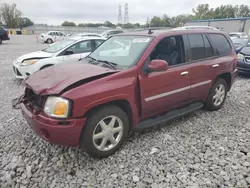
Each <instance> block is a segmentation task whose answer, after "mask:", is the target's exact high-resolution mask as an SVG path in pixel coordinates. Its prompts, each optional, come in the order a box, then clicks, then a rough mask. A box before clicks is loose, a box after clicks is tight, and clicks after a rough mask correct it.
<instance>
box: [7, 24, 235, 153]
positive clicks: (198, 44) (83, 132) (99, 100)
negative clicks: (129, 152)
mask: <svg viewBox="0 0 250 188" xmlns="http://www.w3.org/2000/svg"><path fill="white" fill-rule="evenodd" d="M125 41H126V42H125ZM118 42H119V43H120V44H125V46H126V47H127V49H124V50H127V53H124V51H119V49H120V45H117V44H119V43H118ZM109 49H113V50H115V49H118V50H117V53H115V54H113V53H106V52H107V50H109ZM120 52H121V53H120ZM236 63H237V56H236V53H235V50H234V47H233V44H232V42H231V40H230V39H229V37H227V36H226V35H225V34H223V33H222V32H220V31H216V30H208V29H198V30H197V29H194V30H175V31H174V30H170V31H167V32H166V31H165V32H164V31H161V32H160V31H154V32H152V31H151V32H145V31H144V32H134V33H132V32H131V33H127V34H125V33H124V34H119V35H115V36H112V37H110V38H109V39H107V40H106V41H105V42H104V43H102V45H100V46H99V47H98V48H97V49H96V50H94V51H93V52H92V53H91V54H90V55H88V56H87V57H86V58H84V59H82V60H81V61H79V62H77V63H72V64H61V65H57V66H54V67H49V68H48V69H45V70H41V71H38V72H36V73H34V74H33V75H32V76H30V77H29V78H27V80H25V82H24V84H25V85H26V89H25V91H24V95H23V96H22V97H20V98H17V99H15V100H13V101H12V102H13V103H12V104H13V107H16V105H18V104H20V107H21V110H22V114H23V116H24V118H25V119H26V121H27V123H28V124H29V126H30V127H31V128H32V129H33V130H34V131H35V132H36V133H37V134H38V135H40V136H41V138H43V139H44V140H46V141H49V142H51V143H56V144H61V145H67V146H72V147H76V146H78V145H80V146H81V147H82V148H83V149H84V151H86V152H87V153H88V154H89V155H91V156H93V157H100V158H102V157H108V156H110V155H112V154H114V153H115V152H116V151H117V150H118V148H120V147H121V145H122V143H123V142H124V141H125V139H126V138H127V136H128V135H129V131H131V130H135V129H137V130H141V129H146V128H150V127H153V126H156V125H158V124H161V123H164V122H165V121H168V120H170V119H173V118H176V117H180V116H183V115H184V114H187V113H190V112H192V111H195V110H198V109H201V108H203V107H204V108H206V109H208V110H211V111H214V110H219V109H220V108H221V107H222V105H223V104H224V102H225V99H226V96H227V92H229V91H230V89H231V87H232V84H233V83H234V80H235V76H236ZM149 142H150V141H149Z"/></svg>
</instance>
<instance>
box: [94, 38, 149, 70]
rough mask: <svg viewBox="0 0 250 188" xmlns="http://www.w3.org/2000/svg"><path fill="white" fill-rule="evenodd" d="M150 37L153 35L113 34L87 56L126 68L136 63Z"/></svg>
mask: <svg viewBox="0 0 250 188" xmlns="http://www.w3.org/2000/svg"><path fill="white" fill-rule="evenodd" d="M152 39H153V37H148V36H113V37H111V38H109V39H108V40H107V41H105V42H104V43H102V45H100V46H99V47H98V48H97V49H96V50H95V51H94V52H93V53H91V54H90V55H89V57H90V58H92V59H93V58H94V59H96V60H99V61H108V62H111V63H113V64H115V65H116V66H117V67H119V68H121V69H127V68H129V67H130V66H132V65H133V64H135V63H136V61H137V60H138V58H139V57H140V56H141V53H142V52H143V51H144V49H145V48H146V47H147V46H148V45H149V43H150V42H151V40H152Z"/></svg>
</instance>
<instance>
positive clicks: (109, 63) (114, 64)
mask: <svg viewBox="0 0 250 188" xmlns="http://www.w3.org/2000/svg"><path fill="white" fill-rule="evenodd" d="M87 57H88V58H90V59H91V61H90V63H91V64H93V63H92V62H93V61H97V62H101V63H105V64H108V65H109V66H110V67H112V69H114V70H116V68H115V66H117V64H116V63H113V62H110V61H106V60H99V59H95V58H93V57H91V56H87ZM79 61H80V60H79Z"/></svg>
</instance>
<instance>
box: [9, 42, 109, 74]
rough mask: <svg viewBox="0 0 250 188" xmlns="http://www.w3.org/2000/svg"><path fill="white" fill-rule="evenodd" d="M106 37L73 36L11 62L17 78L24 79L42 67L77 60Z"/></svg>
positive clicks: (87, 53)
mask: <svg viewBox="0 0 250 188" xmlns="http://www.w3.org/2000/svg"><path fill="white" fill-rule="evenodd" d="M105 40H106V38H100V37H74V38H68V39H65V40H62V41H59V42H56V43H54V44H52V45H50V46H49V47H48V48H45V49H43V50H41V51H37V52H32V53H29V54H25V55H22V56H20V57H18V58H17V59H16V60H14V62H13V70H14V74H15V77H16V78H17V79H25V78H26V77H28V76H30V75H31V74H33V73H34V72H36V71H39V70H41V69H43V68H46V67H49V66H52V65H56V64H60V63H68V62H71V61H78V60H79V59H81V58H84V57H86V56H87V55H89V54H90V53H91V52H92V51H93V50H94V49H95V48H97V47H98V46H99V45H100V44H101V43H103V42H104V41H105Z"/></svg>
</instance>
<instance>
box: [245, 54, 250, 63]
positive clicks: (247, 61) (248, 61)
mask: <svg viewBox="0 0 250 188" xmlns="http://www.w3.org/2000/svg"><path fill="white" fill-rule="evenodd" d="M245 62H246V63H249V64H250V56H245Z"/></svg>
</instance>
